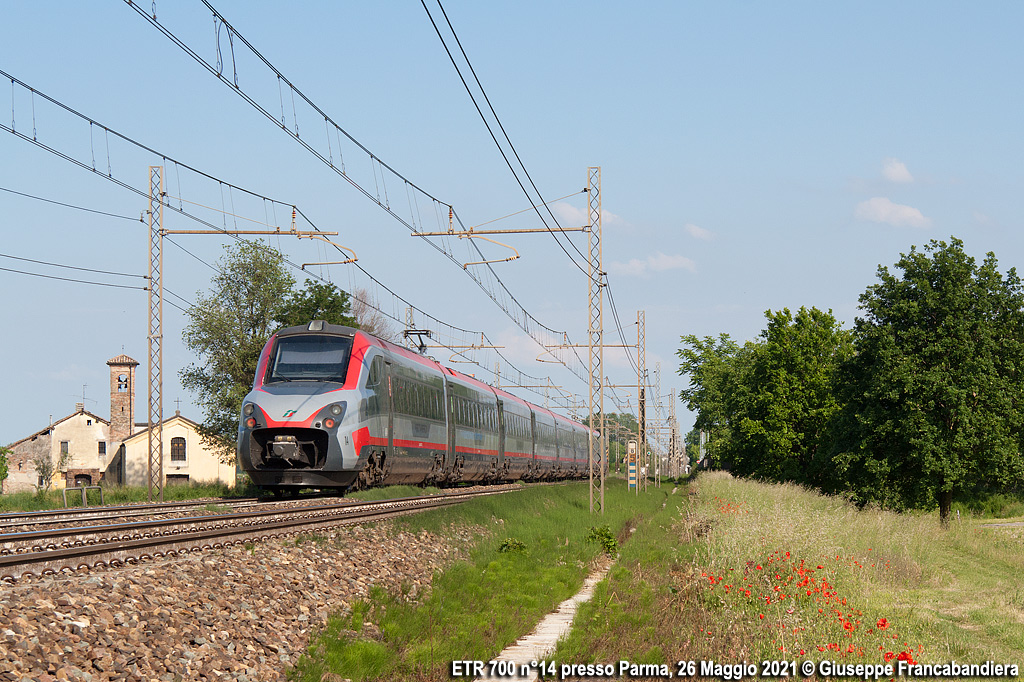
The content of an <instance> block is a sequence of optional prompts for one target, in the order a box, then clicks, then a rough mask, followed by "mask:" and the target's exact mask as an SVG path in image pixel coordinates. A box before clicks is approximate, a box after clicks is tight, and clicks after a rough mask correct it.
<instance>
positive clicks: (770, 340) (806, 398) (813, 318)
mask: <svg viewBox="0 0 1024 682" xmlns="http://www.w3.org/2000/svg"><path fill="white" fill-rule="evenodd" d="M765 317H766V318H767V319H768V327H767V328H766V329H765V330H764V331H762V332H761V337H762V339H764V341H763V342H762V343H761V344H758V346H757V347H756V350H755V352H754V353H753V357H752V360H751V364H750V371H749V373H748V374H747V377H746V382H747V391H746V392H745V393H744V396H743V398H744V399H743V400H742V401H740V402H739V404H737V405H736V412H737V415H736V421H737V431H738V438H737V441H738V442H737V445H736V447H735V455H734V457H735V464H734V468H733V472H734V473H737V474H740V475H745V476H755V477H757V478H764V479H768V480H773V481H795V482H799V483H810V482H811V481H810V479H809V475H808V474H809V467H810V465H811V462H812V460H813V459H814V457H815V455H816V454H817V452H818V450H819V448H820V447H821V445H822V442H823V440H824V438H825V436H826V433H827V431H828V427H829V425H830V423H831V421H832V418H833V416H834V415H835V414H836V412H837V411H838V409H839V402H838V400H837V399H836V396H835V386H834V382H835V378H836V373H837V370H838V368H839V365H840V363H841V362H842V361H844V360H845V359H847V358H848V357H850V355H851V352H852V344H851V335H850V332H849V331H845V330H843V329H841V327H840V324H839V323H838V322H836V319H835V317H833V315H832V311H831V310H830V311H828V312H823V311H821V310H818V309H817V308H811V309H809V310H808V309H807V308H804V307H801V308H800V310H799V311H797V313H796V316H795V317H794V316H793V315H792V313H790V311H789V309H788V308H784V309H783V310H781V311H778V312H774V313H773V312H772V311H771V310H768V311H766V312H765Z"/></svg>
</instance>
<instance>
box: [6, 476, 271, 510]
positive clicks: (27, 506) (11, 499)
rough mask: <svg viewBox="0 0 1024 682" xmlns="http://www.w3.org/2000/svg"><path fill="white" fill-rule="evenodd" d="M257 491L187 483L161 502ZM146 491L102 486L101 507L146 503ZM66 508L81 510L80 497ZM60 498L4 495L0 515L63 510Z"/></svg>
mask: <svg viewBox="0 0 1024 682" xmlns="http://www.w3.org/2000/svg"><path fill="white" fill-rule="evenodd" d="M87 494H88V499H89V506H91V507H94V506H97V505H99V503H100V493H99V491H98V490H89V491H87ZM258 494H259V491H258V490H257V489H256V488H253V487H250V486H236V487H235V488H229V487H227V486H226V485H224V484H223V483H191V484H189V485H168V486H164V501H166V502H173V501H179V500H196V499H203V498H207V497H210V498H231V497H252V496H255V495H258ZM148 495H149V491H148V489H147V488H145V487H144V486H118V485H111V486H103V503H104V504H130V503H134V502H146V501H147V499H148ZM68 506H69V507H81V506H82V493H81V492H79V491H77V490H73V491H70V492H69V493H68ZM63 508H64V497H63V495H62V494H61V491H60V490H57V489H50V490H43V491H39V492H21V493H8V494H6V495H0V512H15V511H41V510H44V509H63Z"/></svg>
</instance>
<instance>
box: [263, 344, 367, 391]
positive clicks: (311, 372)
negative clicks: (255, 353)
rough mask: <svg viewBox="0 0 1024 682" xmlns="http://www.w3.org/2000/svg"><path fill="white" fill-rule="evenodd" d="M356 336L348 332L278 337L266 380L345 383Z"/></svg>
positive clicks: (271, 381) (268, 381) (270, 381)
mask: <svg viewBox="0 0 1024 682" xmlns="http://www.w3.org/2000/svg"><path fill="white" fill-rule="evenodd" d="M351 352H352V339H350V338H347V337H344V336H314V335H311V334H303V335H301V336H284V337H281V338H280V339H278V340H277V343H276V344H275V345H274V350H273V354H272V355H271V358H270V362H269V363H268V367H267V376H266V380H265V383H268V384H269V383H273V382H275V381H332V382H337V383H339V384H343V383H345V374H346V373H347V372H348V359H349V355H350V354H351Z"/></svg>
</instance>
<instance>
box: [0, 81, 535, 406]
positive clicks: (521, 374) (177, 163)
mask: <svg viewBox="0 0 1024 682" xmlns="http://www.w3.org/2000/svg"><path fill="white" fill-rule="evenodd" d="M0 74H3V75H4V76H6V77H10V78H11V80H12V87H15V86H18V87H23V88H25V89H27V90H29V91H31V92H33V93H34V94H35V95H38V96H39V97H40V98H42V100H43V101H47V102H50V103H52V104H54V105H55V106H57V107H59V108H60V109H62V110H63V111H66V112H67V113H69V114H71V115H72V116H75V117H77V118H80V119H82V120H85V121H87V122H88V123H89V125H90V129H92V128H93V127H94V126H95V127H99V128H102V129H103V130H104V131H106V132H108V133H109V134H112V135H113V136H114V137H115V138H116V139H120V140H122V141H124V142H125V143H127V144H129V145H132V146H135V147H137V148H139V149H142V150H144V151H147V152H149V153H151V154H154V155H156V156H158V157H160V158H161V159H162V160H163V161H164V163H172V164H174V165H175V169H176V173H179V174H180V169H182V168H183V169H185V170H187V171H189V172H192V173H195V174H196V175H198V176H200V177H202V178H206V179H207V180H209V181H211V182H214V183H217V185H218V187H221V188H225V187H226V188H228V190H229V191H238V192H243V193H245V194H246V195H249V196H252V197H255V198H257V199H259V200H261V201H263V202H265V203H270V205H271V206H272V207H274V210H275V214H276V206H277V205H278V204H280V205H281V206H283V207H287V208H289V209H292V208H295V207H293V206H292V205H291V204H289V203H286V202H282V201H279V200H275V199H272V198H270V197H268V196H265V195H262V194H259V193H256V192H253V191H251V190H247V189H245V188H241V187H238V186H236V185H232V184H231V183H227V182H225V181H223V180H220V179H219V178H216V177H214V176H212V175H209V174H207V173H205V172H203V171H200V170H198V169H196V168H194V167H192V166H189V165H188V164H185V163H183V162H180V161H177V160H175V159H173V158H172V157H169V156H168V155H166V154H163V153H161V152H159V151H156V150H154V149H152V148H150V147H147V146H146V145H143V144H142V143H140V142H138V141H136V140H134V139H132V138H130V137H128V136H126V135H123V134H121V133H119V132H117V131H114V130H112V129H110V128H108V127H107V126H105V125H103V124H100V123H98V122H96V121H94V120H92V119H91V118H89V117H87V116H85V115H84V114H82V113H80V112H78V111H76V110H75V109H73V108H71V107H69V106H67V105H65V104H63V103H61V102H59V101H58V100H56V99H54V98H52V97H49V96H47V95H45V94H43V93H39V92H38V91H36V90H35V89H34V88H31V86H28V85H27V84H25V83H23V82H21V81H19V80H18V79H15V78H13V77H11V76H9V74H6V73H4V72H2V71H0ZM0 129H4V130H7V131H8V132H11V133H12V134H14V135H15V136H17V137H19V138H20V139H24V140H26V141H27V142H29V143H31V144H33V145H35V146H37V147H39V148H41V149H43V150H44V151H47V152H49V153H51V154H54V155H56V156H58V157H60V158H62V159H64V160H66V161H68V162H70V163H72V164H74V165H77V166H79V167H80V168H83V169H85V170H87V171H90V172H92V173H94V174H96V175H98V176H99V177H102V178H105V179H106V180H108V181H109V182H113V183H114V184H116V185H118V186H120V187H122V188H124V189H127V190H128V191H130V192H132V193H134V194H136V195H138V196H141V197H145V198H148V196H149V195H148V193H146V192H144V191H141V190H139V189H137V188H135V187H133V186H131V185H129V184H128V183H126V182H124V181H122V180H120V179H119V178H117V177H115V175H114V173H113V169H112V168H108V170H109V174H104V173H102V172H99V171H96V170H94V169H93V168H92V167H91V166H90V164H88V163H84V162H82V161H80V160H78V159H75V158H74V157H72V156H71V155H69V154H66V153H64V152H62V151H60V150H57V149H55V148H53V147H51V146H49V145H47V144H45V143H43V142H42V141H41V140H40V139H39V137H38V135H37V136H36V138H35V139H32V138H29V137H27V136H25V135H23V134H21V133H19V132H18V131H16V130H15V129H14V128H12V127H7V126H6V125H3V124H0ZM178 185H179V187H180V185H181V182H180V179H179V181H178ZM179 194H180V192H179ZM25 196H27V197H29V198H33V199H38V200H41V201H49V202H50V203H56V204H59V205H62V206H65V207H67V208H72V209H77V210H88V211H92V210H93V209H87V208H85V207H82V206H76V205H74V204H69V203H64V202H54V201H52V200H47V199H44V198H42V197H37V196H35V195H28V194H26V195H25ZM232 197H233V195H232ZM172 198H173V199H175V200H176V202H175V203H178V205H177V206H175V205H174V204H172V202H171V199H172ZM161 203H162V204H163V205H164V206H165V207H166V208H168V209H170V210H171V211H173V212H175V213H178V214H180V215H182V216H183V217H185V218H188V219H189V220H192V221H195V222H197V223H199V224H201V225H204V226H205V227H207V228H209V229H210V230H211V231H216V232H221V233H225V234H226V231H225V229H224V228H223V227H221V226H218V225H216V224H214V223H212V222H210V221H209V220H204V219H203V218H200V217H199V216H197V215H194V214H192V213H190V212H189V211H187V210H185V209H184V207H183V205H182V200H181V198H180V197H170V196H168V195H164V196H163V197H161ZM214 210H216V209H214ZM224 212H225V213H227V211H224ZM296 212H297V214H299V215H301V216H302V218H303V220H305V221H306V222H307V223H309V224H310V225H311V226H312V227H313V228H314V229H315V230H316V231H318V232H319V231H321V230H320V228H319V227H317V226H316V225H315V224H314V223H313V222H312V221H311V220H310V219H309V218H308V216H306V215H305V214H304V213H302V211H301V210H298V209H296ZM101 213H103V212H101ZM111 215H114V216H116V214H111ZM289 215H290V212H289ZM118 217H124V218H126V219H128V218H127V217H125V216H118ZM131 220H133V221H134V220H135V219H134V218H131ZM230 236H232V237H233V238H234V239H235V240H236V241H241V240H240V239H239V238H238V237H237V236H235V235H230ZM169 241H171V243H172V244H174V245H175V246H176V247H177V248H179V249H182V250H183V251H185V252H186V253H188V254H189V255H190V256H192V257H193V258H195V259H197V260H199V261H200V262H202V263H204V264H205V265H207V267H210V268H211V269H213V270H215V271H216V270H217V268H216V267H214V266H213V265H211V264H209V263H207V262H206V261H204V260H203V259H202V258H199V257H198V256H196V255H195V254H194V253H192V252H190V251H188V250H187V249H185V248H184V247H182V246H181V245H180V244H178V243H176V242H175V241H173V240H169ZM332 244H333V243H332ZM334 246H335V247H336V248H337V245H334ZM285 262H286V263H287V264H288V265H289V266H290V267H292V268H294V269H296V270H300V271H301V267H300V266H299V265H298V264H297V263H294V262H292V261H290V260H288V259H285ZM14 272H19V273H21V271H14ZM363 272H364V274H366V275H367V276H368V277H369V278H370V279H371V280H372V281H374V282H376V283H377V284H378V286H381V287H382V288H385V289H386V290H387V291H388V292H389V293H390V294H391V295H392V296H394V297H396V299H397V300H401V301H402V302H403V303H405V304H406V305H407V306H411V304H409V303H408V301H406V300H405V299H402V298H401V297H399V296H398V295H397V294H396V293H394V292H393V291H391V290H390V289H388V288H386V287H383V285H382V284H381V283H380V282H379V280H376V279H375V278H373V276H372V275H370V274H369V273H368V272H367V271H366V270H365V269H363ZM24 274H27V275H32V274H36V273H24ZM305 274H307V275H308V276H312V277H314V278H316V279H320V280H321V281H326V280H324V278H323V277H318V276H316V275H314V274H312V273H308V272H307V273H305ZM38 276H44V277H45V275H38ZM63 279H67V280H68V281H77V280H71V279H70V278H63ZM81 281H82V282H83V283H87V284H97V285H102V286H120V287H122V288H131V287H123V285H108V284H104V283H98V282H96V283H94V282H86V281H84V280H81ZM134 288H142V287H134ZM164 291H165V292H166V291H167V289H166V288H165V289H164ZM169 293H171V294H172V295H173V296H176V297H178V298H179V299H181V300H183V301H184V300H185V299H183V298H182V297H180V296H178V295H177V294H174V293H173V292H169ZM167 303H168V305H171V306H172V307H174V308H176V309H178V310H181V311H182V312H184V313H186V314H187V313H188V311H187V310H185V309H183V308H181V306H178V305H176V304H175V303H174V302H173V301H169V300H168V301H167ZM186 303H187V301H186ZM363 303H367V304H369V307H370V308H372V309H374V310H377V312H379V313H381V314H383V315H385V316H386V317H387V318H389V319H392V320H394V321H395V322H398V323H399V324H401V320H400V319H399V318H398V317H397V316H395V315H391V314H388V313H386V311H384V310H382V309H380V308H378V307H377V306H375V305H373V304H372V302H366V301H363ZM189 305H190V306H192V305H193V304H191V303H189ZM416 309H417V310H418V311H419V312H420V313H421V314H422V315H425V316H427V317H429V318H430V319H432V320H435V321H437V322H438V323H439V324H441V325H443V326H445V327H448V328H450V329H452V330H454V331H456V332H460V333H463V334H467V335H474V336H476V335H480V334H482V332H472V331H470V330H464V329H461V328H458V327H455V326H453V325H449V324H448V323H444V322H441V321H440V320H439V319H438V318H436V317H434V316H432V315H429V314H428V313H426V312H424V311H422V310H421V309H419V308H416ZM488 345H493V344H491V343H490V342H489V341H488ZM497 354H498V355H499V356H500V357H501V358H502V360H503V362H504V363H505V365H506V366H508V367H510V368H512V369H515V371H516V373H517V374H518V375H519V378H518V380H517V378H516V377H515V376H510V375H508V374H505V375H503V378H504V379H505V380H506V381H507V383H509V384H521V383H525V382H523V380H522V377H527V378H529V379H530V380H533V381H534V382H536V381H538V380H539V378H538V377H532V376H531V375H528V374H526V373H525V372H522V371H521V370H518V369H517V368H515V366H514V365H513V364H512V363H511V362H509V361H508V359H507V358H505V357H504V356H503V355H502V354H501V353H500V352H499V353H497ZM474 364H476V365H477V366H479V367H480V368H481V369H484V370H487V371H490V370H488V369H487V368H486V367H484V366H483V365H481V364H480V363H478V362H475V361H474ZM524 389H525V387H524ZM525 390H531V389H525ZM531 392H534V393H536V392H535V391H532V390H531Z"/></svg>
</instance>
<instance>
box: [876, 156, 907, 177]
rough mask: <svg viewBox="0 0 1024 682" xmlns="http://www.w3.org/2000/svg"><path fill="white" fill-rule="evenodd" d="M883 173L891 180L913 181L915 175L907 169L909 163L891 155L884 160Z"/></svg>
mask: <svg viewBox="0 0 1024 682" xmlns="http://www.w3.org/2000/svg"><path fill="white" fill-rule="evenodd" d="M882 175H883V176H885V179H886V180H888V181H889V182H901V183H907V182H913V181H914V176H913V175H911V174H910V171H908V170H907V165H906V164H905V163H903V162H902V161H900V160H899V159H894V158H892V157H889V158H887V159H883V160H882Z"/></svg>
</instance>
